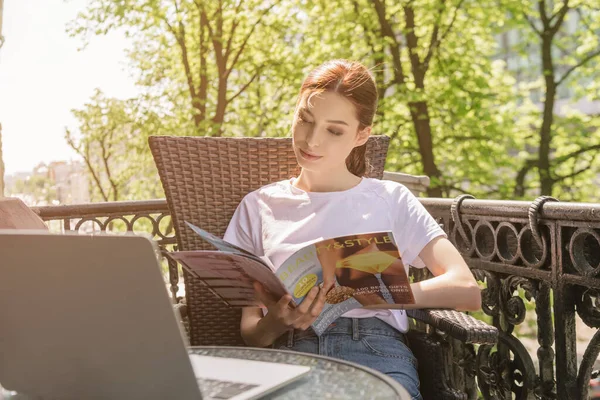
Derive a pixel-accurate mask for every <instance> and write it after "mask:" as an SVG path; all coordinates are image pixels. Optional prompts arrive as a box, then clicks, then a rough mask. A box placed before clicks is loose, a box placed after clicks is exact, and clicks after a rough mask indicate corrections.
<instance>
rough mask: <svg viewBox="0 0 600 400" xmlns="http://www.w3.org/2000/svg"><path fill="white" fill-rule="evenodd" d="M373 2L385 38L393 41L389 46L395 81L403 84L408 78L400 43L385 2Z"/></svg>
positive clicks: (376, 0) (377, 0)
mask: <svg viewBox="0 0 600 400" xmlns="http://www.w3.org/2000/svg"><path fill="white" fill-rule="evenodd" d="M371 3H372V4H373V5H374V7H375V13H376V14H377V19H378V20H379V26H380V31H381V35H382V36H383V37H384V38H385V37H387V38H388V39H389V40H390V41H391V44H390V45H389V47H390V52H391V53H392V61H393V63H394V83H396V84H399V85H403V84H404V82H405V80H406V78H405V76H404V70H403V69H402V60H401V58H400V49H399V47H400V45H399V43H398V40H397V39H396V35H395V34H394V30H393V29H392V26H391V25H390V23H389V21H388V20H387V18H386V15H385V3H382V1H381V0H371Z"/></svg>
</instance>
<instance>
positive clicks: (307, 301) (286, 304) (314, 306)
mask: <svg viewBox="0 0 600 400" xmlns="http://www.w3.org/2000/svg"><path fill="white" fill-rule="evenodd" d="M332 286H333V285H332V284H331V283H327V284H325V283H324V284H323V287H319V286H315V287H313V288H312V289H311V290H310V291H309V292H308V293H307V295H306V297H304V300H302V303H300V304H299V305H298V306H296V307H293V304H292V296H291V295H290V294H285V295H284V296H283V297H281V299H278V300H277V299H273V297H272V296H271V295H270V294H269V293H268V292H267V291H266V290H265V289H264V288H263V286H262V285H261V284H260V283H257V282H255V283H254V290H255V291H256V295H257V297H258V299H259V301H260V302H261V303H262V304H264V305H265V307H267V309H268V310H269V312H268V313H267V315H266V316H265V317H264V318H263V319H265V320H269V321H270V323H269V324H270V325H271V324H274V325H276V326H273V328H275V329H276V330H279V331H287V330H289V329H300V330H306V329H308V328H309V327H310V326H311V325H312V323H313V322H314V321H315V320H316V319H317V317H318V316H319V315H320V314H321V311H322V310H323V306H324V305H325V297H326V295H327V292H328V291H329V289H330V288H331V287H332Z"/></svg>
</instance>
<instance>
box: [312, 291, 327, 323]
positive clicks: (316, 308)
mask: <svg viewBox="0 0 600 400" xmlns="http://www.w3.org/2000/svg"><path fill="white" fill-rule="evenodd" d="M327 292H328V290H327V289H325V288H321V290H319V294H318V295H317V297H316V298H315V300H314V301H313V303H312V305H311V307H310V315H311V316H312V317H314V318H316V317H318V316H319V315H320V314H321V311H323V307H324V306H325V300H326V298H327Z"/></svg>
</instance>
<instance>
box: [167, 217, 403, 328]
mask: <svg viewBox="0 0 600 400" xmlns="http://www.w3.org/2000/svg"><path fill="white" fill-rule="evenodd" d="M186 224H187V225H188V226H189V227H190V228H191V229H192V230H193V231H194V232H196V233H197V234H198V235H199V236H200V237H201V238H202V239H204V240H205V241H207V242H208V243H210V244H211V245H212V246H214V247H215V248H216V250H194V251H178V252H172V253H169V254H168V256H169V257H170V258H172V259H173V260H175V261H177V262H179V263H180V264H181V265H182V266H183V268H185V270H186V271H188V272H189V273H190V274H192V275H194V276H196V277H197V278H199V279H200V280H201V281H202V282H203V283H204V284H205V285H206V286H207V287H208V288H209V289H210V290H211V291H212V292H213V293H214V294H215V295H216V296H218V297H220V298H221V299H222V300H223V301H224V302H225V303H226V304H228V305H229V306H232V307H261V306H262V305H261V304H259V302H258V300H257V298H256V295H255V292H254V287H253V283H254V282H259V283H260V284H261V285H262V286H263V287H264V288H265V290H266V291H267V292H269V293H270V294H271V295H272V296H273V299H275V300H278V299H280V298H281V297H282V296H284V295H285V294H286V293H289V294H291V296H292V299H293V301H292V302H293V303H294V305H298V304H300V303H301V302H302V300H303V299H304V297H305V296H306V295H307V294H308V292H309V291H310V289H312V288H313V287H314V286H316V285H321V284H322V283H323V276H327V277H330V278H332V279H331V280H332V281H334V282H335V284H334V286H333V287H332V288H331V289H330V290H329V291H328V293H327V295H326V303H325V305H324V307H323V311H322V312H321V315H320V316H319V317H318V318H317V319H316V320H315V321H314V323H313V325H312V328H313V330H314V331H315V333H316V334H317V335H320V334H321V333H323V332H324V331H325V329H326V328H327V327H328V326H329V325H330V324H331V323H332V322H333V321H335V320H336V319H337V318H338V317H340V316H341V315H343V314H345V313H346V312H348V311H350V310H353V309H357V308H367V309H378V308H379V309H382V308H383V309H389V308H391V309H393V308H403V305H405V304H414V297H413V294H412V291H411V288H410V282H409V279H408V276H407V274H406V270H405V268H404V263H403V262H402V258H401V256H400V254H399V252H398V248H397V246H396V244H395V242H394V237H393V235H392V233H391V232H372V233H362V234H356V235H348V236H340V237H335V238H330V239H324V240H320V241H317V242H315V243H312V244H310V245H308V246H305V247H303V248H302V249H300V250H298V251H296V252H295V253H294V254H292V255H291V256H290V257H288V259H287V260H286V261H285V262H283V264H282V265H281V266H280V267H279V268H278V269H277V270H276V271H275V270H274V267H273V265H272V263H271V262H270V260H269V259H268V258H266V257H259V256H256V255H254V254H252V253H250V252H248V251H246V250H244V249H242V248H240V247H238V246H235V245H233V244H231V243H228V242H226V241H225V240H223V239H220V238H218V237H217V236H215V235H213V234H211V233H209V232H207V231H205V230H203V229H201V228H199V227H197V226H195V225H193V224H190V223H189V222H186ZM328 281H329V279H328Z"/></svg>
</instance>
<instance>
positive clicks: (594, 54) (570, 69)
mask: <svg viewBox="0 0 600 400" xmlns="http://www.w3.org/2000/svg"><path fill="white" fill-rule="evenodd" d="M598 55H600V49H598V50H596V51H594V52H592V53H590V54H588V55H587V57H585V58H584V59H583V60H581V61H579V62H578V63H577V64H575V65H573V66H572V67H571V68H569V69H568V70H567V72H565V73H564V75H563V76H562V77H561V78H560V79H559V80H558V81H557V82H556V86H558V85H560V84H561V83H563V82H564V80H565V79H567V77H568V76H569V75H570V74H571V73H572V72H573V71H575V70H576V69H577V68H579V67H581V66H583V65H584V64H585V63H587V62H588V61H590V60H591V59H592V58H594V57H597V56H598Z"/></svg>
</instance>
